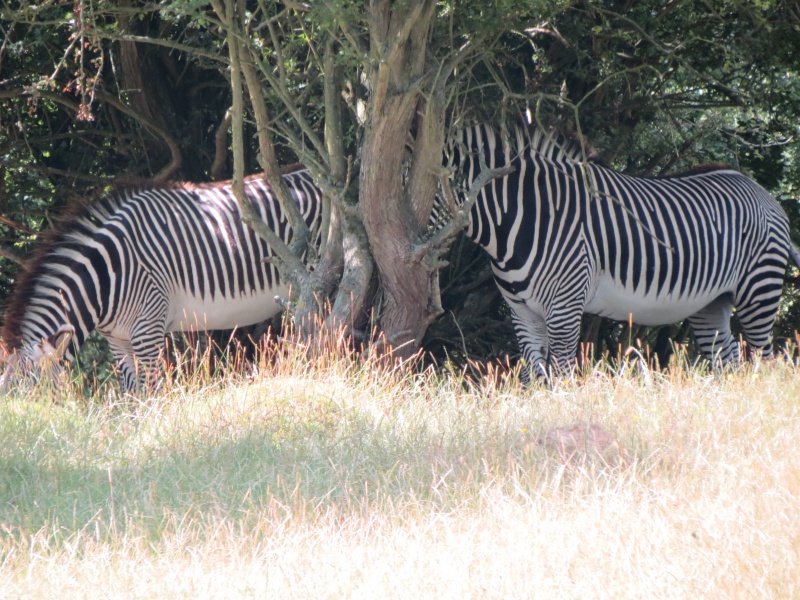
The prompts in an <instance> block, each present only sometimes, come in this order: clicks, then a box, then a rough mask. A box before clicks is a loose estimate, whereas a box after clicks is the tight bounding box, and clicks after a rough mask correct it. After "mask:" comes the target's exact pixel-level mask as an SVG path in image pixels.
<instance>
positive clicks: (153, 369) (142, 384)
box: [108, 320, 166, 393]
mask: <svg viewBox="0 0 800 600" xmlns="http://www.w3.org/2000/svg"><path fill="white" fill-rule="evenodd" d="M132 333H133V336H132V337H133V339H132V340H125V339H121V338H116V337H109V339H108V341H109V345H110V346H111V351H112V353H113V354H114V358H116V359H117V363H118V365H119V378H120V382H121V383H122V388H123V391H124V392H126V393H136V392H137V391H139V390H143V391H150V390H153V389H154V388H155V387H156V385H157V383H158V379H159V376H160V375H161V372H160V369H159V364H160V360H161V358H162V354H163V350H164V336H165V335H166V324H165V323H164V322H163V320H162V321H161V322H155V323H154V322H153V321H151V320H147V321H140V322H139V323H137V325H136V326H134V328H133V332H132Z"/></svg>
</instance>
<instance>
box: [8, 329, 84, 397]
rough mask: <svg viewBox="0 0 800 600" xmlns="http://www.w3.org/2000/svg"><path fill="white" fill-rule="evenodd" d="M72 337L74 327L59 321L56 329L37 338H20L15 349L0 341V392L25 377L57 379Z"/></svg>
mask: <svg viewBox="0 0 800 600" xmlns="http://www.w3.org/2000/svg"><path fill="white" fill-rule="evenodd" d="M74 339H75V328H74V327H73V326H72V325H70V324H62V325H60V326H59V327H58V329H57V330H56V332H55V333H53V334H52V335H49V336H47V337H44V338H42V339H41V340H40V341H38V342H23V343H22V345H20V346H19V347H17V348H14V349H8V348H6V347H5V345H0V366H1V367H3V373H2V375H0V393H6V392H8V391H9V390H10V389H11V388H13V387H14V386H15V385H16V384H18V383H20V382H21V381H23V380H25V379H28V380H31V381H39V380H41V379H50V380H54V379H56V378H57V377H58V375H59V374H60V373H61V370H62V364H63V359H64V357H65V355H66V354H67V352H68V350H69V349H70V348H71V346H72V344H73V342H74Z"/></svg>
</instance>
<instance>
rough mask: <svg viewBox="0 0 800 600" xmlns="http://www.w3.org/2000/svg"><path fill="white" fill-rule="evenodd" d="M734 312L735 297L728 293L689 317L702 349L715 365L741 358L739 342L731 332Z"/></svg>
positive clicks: (733, 361)
mask: <svg viewBox="0 0 800 600" xmlns="http://www.w3.org/2000/svg"><path fill="white" fill-rule="evenodd" d="M732 313H733V299H732V298H731V296H730V295H729V294H726V295H724V296H720V297H719V298H717V299H716V300H714V301H713V302H712V303H711V304H709V305H708V306H706V307H705V308H704V309H702V310H701V311H700V312H698V313H695V314H694V315H692V316H691V317H689V322H690V323H691V324H692V329H693V330H694V336H695V339H696V340H697V344H698V346H700V351H701V352H702V353H703V356H705V357H706V358H707V359H709V360H710V361H711V363H712V364H713V365H714V366H719V365H727V364H730V363H734V364H736V363H738V362H739V360H740V356H739V343H738V342H737V341H736V338H735V337H734V336H733V334H732V333H731V314H732Z"/></svg>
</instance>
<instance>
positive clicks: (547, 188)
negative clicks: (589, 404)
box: [445, 125, 800, 380]
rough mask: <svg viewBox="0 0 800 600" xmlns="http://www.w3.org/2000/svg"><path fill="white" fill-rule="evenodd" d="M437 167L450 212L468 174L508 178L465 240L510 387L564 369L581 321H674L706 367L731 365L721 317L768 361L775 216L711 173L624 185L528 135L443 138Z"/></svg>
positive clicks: (785, 251) (571, 145) (735, 176)
mask: <svg viewBox="0 0 800 600" xmlns="http://www.w3.org/2000/svg"><path fill="white" fill-rule="evenodd" d="M445 154H446V157H447V158H446V164H449V165H451V166H455V167H456V171H457V177H460V180H461V183H460V184H459V185H460V187H459V188H458V189H459V190H460V192H461V193H460V201H461V202H466V201H467V200H466V196H465V193H466V191H467V190H468V189H469V187H470V184H471V183H472V182H473V181H474V180H475V178H476V177H477V176H478V174H479V173H480V172H481V170H482V165H481V163H483V164H484V165H485V166H486V167H488V168H501V167H507V166H509V165H510V166H513V167H514V171H513V172H512V173H511V174H509V175H506V176H503V177H497V178H495V179H494V180H492V181H490V182H489V183H488V184H486V185H485V186H484V187H483V188H482V190H481V191H480V194H478V195H477V198H476V200H475V201H474V204H472V206H471V207H470V208H469V214H468V217H469V221H468V225H467V227H466V235H467V236H468V237H469V238H470V239H472V240H473V241H474V242H476V243H477V244H479V245H480V246H482V247H483V248H484V249H485V250H486V251H487V252H488V253H489V255H490V257H491V264H492V269H493V271H494V277H495V281H496V283H497V285H498V287H499V288H500V291H501V293H502V295H503V297H504V298H505V300H506V302H507V303H508V305H509V306H510V308H511V312H512V319H513V322H514V327H515V331H516V334H517V339H518V342H519V344H520V347H521V351H522V354H523V356H524V358H525V362H526V368H525V371H523V378H524V379H526V380H527V379H529V378H530V376H531V375H537V376H546V375H547V373H548V371H547V367H548V360H549V363H550V366H552V367H553V368H554V369H555V370H557V371H561V370H564V369H566V368H568V367H570V366H572V365H574V362H575V357H576V354H577V346H578V341H579V337H580V325H581V317H582V315H583V313H592V314H595V315H600V316H604V317H609V318H611V319H616V320H621V321H628V320H629V319H631V318H632V319H633V321H635V322H636V323H639V324H641V325H664V324H669V323H674V322H676V321H680V320H682V319H686V318H688V319H689V321H690V322H691V324H692V327H693V329H694V333H695V337H696V338H697V342H698V344H699V346H700V349H701V350H702V352H703V354H704V355H705V356H706V357H707V358H709V359H711V360H712V361H714V364H727V363H730V362H738V361H739V360H740V356H739V345H738V343H737V340H736V338H735V337H734V336H733V334H732V333H731V326H730V319H731V313H732V310H733V309H734V308H735V309H736V315H737V317H738V318H739V321H740V322H741V325H742V329H743V331H744V338H745V340H746V341H747V343H748V344H750V345H751V346H753V347H755V348H757V349H760V350H761V352H762V354H763V356H765V357H766V356H769V355H770V353H771V350H772V349H771V344H770V339H771V331H772V326H773V324H774V320H775V315H776V312H777V310H778V302H779V300H780V295H781V288H782V286H783V277H784V274H785V269H786V262H787V255H789V254H791V257H792V259H793V260H794V262H796V263H797V264H798V265H800V251H798V249H797V247H796V246H794V245H793V244H792V243H791V241H790V238H789V223H788V219H787V217H786V214H785V213H784V211H783V209H782V208H781V206H780V205H779V204H778V202H777V201H776V200H775V199H774V198H772V196H770V195H769V193H767V192H766V191H765V190H764V189H763V188H761V187H760V186H759V185H758V184H757V183H755V182H754V181H753V180H752V179H750V178H748V177H746V176H745V175H743V174H741V173H739V172H737V171H735V170H732V169H729V168H723V167H706V168H702V169H699V170H697V171H695V172H692V173H686V174H683V175H674V176H671V177H663V178H644V177H630V176H627V175H623V174H622V173H617V172H615V171H612V170H610V169H608V168H606V167H604V166H602V165H601V164H599V163H598V162H597V161H594V160H587V159H586V158H585V154H584V152H583V151H582V149H581V147H580V145H579V144H577V143H575V142H574V141H570V140H565V139H561V138H558V139H556V138H554V137H553V136H552V135H551V134H549V133H547V132H546V131H544V130H542V129H540V128H533V129H530V130H529V129H525V128H520V127H516V128H513V130H512V131H511V134H510V135H501V133H500V132H499V131H498V130H495V129H493V128H491V127H488V126H485V125H478V126H474V127H467V128H463V129H461V130H458V131H457V132H456V133H454V134H453V135H452V136H451V137H450V139H449V141H448V144H447V147H446V152H445Z"/></svg>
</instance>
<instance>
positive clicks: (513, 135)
mask: <svg viewBox="0 0 800 600" xmlns="http://www.w3.org/2000/svg"><path fill="white" fill-rule="evenodd" d="M467 132H471V133H473V134H475V135H476V136H480V138H481V139H482V140H483V142H484V143H485V142H488V143H490V144H491V145H492V146H494V147H495V148H496V149H498V150H499V149H502V148H506V147H508V149H509V150H510V152H509V153H510V154H511V156H514V155H516V154H525V153H528V152H535V153H536V154H539V155H542V156H544V157H545V158H547V159H549V160H552V161H556V162H557V161H562V160H568V161H575V162H590V163H600V164H605V162H604V161H603V159H602V157H601V156H600V154H599V152H597V150H595V149H594V148H593V147H592V146H591V144H589V143H588V141H587V140H586V139H585V138H580V137H579V136H578V135H577V134H573V135H570V134H566V133H563V132H562V131H560V130H558V129H556V128H554V127H543V126H538V125H529V124H527V123H519V122H511V123H506V124H485V123H484V124H477V123H475V124H472V125H469V126H464V127H461V128H458V129H457V131H456V133H455V134H454V135H453V139H454V140H456V141H460V142H462V143H465V142H466V140H465V138H466V137H467ZM474 144H475V142H473V145H474ZM474 149H477V148H474Z"/></svg>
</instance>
